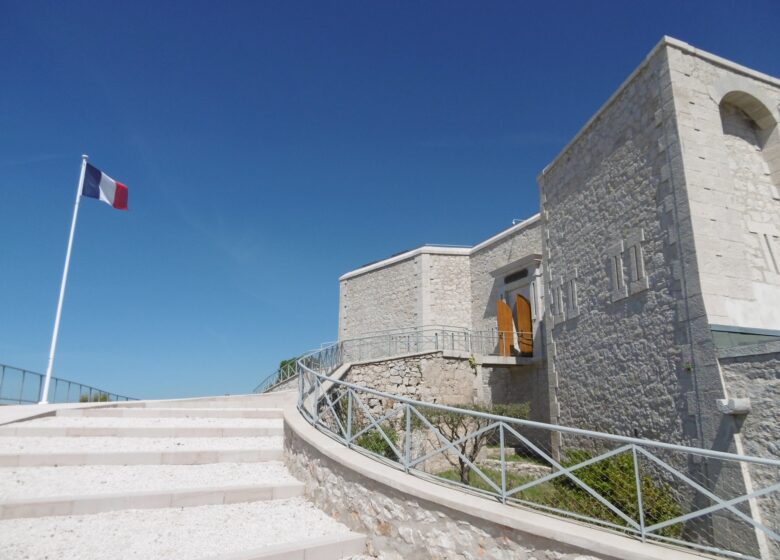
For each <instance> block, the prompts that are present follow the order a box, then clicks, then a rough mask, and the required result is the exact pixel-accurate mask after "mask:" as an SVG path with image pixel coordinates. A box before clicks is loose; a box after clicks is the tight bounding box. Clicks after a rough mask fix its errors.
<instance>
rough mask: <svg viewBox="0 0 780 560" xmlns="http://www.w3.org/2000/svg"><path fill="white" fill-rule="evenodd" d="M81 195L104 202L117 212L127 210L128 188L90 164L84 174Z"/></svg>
mask: <svg viewBox="0 0 780 560" xmlns="http://www.w3.org/2000/svg"><path fill="white" fill-rule="evenodd" d="M81 194H82V196H88V197H89V198H97V199H99V200H102V201H103V202H106V203H108V204H110V205H111V206H113V207H114V208H116V209H117V210H127V186H126V185H123V184H122V183H120V182H119V181H115V180H114V179H112V178H111V177H109V176H108V175H106V174H105V173H103V172H102V171H101V170H100V169H98V168H97V167H94V166H92V165H90V164H89V163H88V164H87V168H86V170H85V172H84V184H83V185H82V186H81Z"/></svg>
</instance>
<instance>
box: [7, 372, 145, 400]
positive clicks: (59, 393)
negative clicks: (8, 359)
mask: <svg viewBox="0 0 780 560" xmlns="http://www.w3.org/2000/svg"><path fill="white" fill-rule="evenodd" d="M44 377H45V376H44V375H43V374H42V373H38V372H35V371H29V370H26V369H22V368H17V367H13V366H8V365H5V364H0V405H7V404H35V403H38V402H39V401H40V398H41V390H42V389H43V381H44ZM48 400H49V402H50V403H67V402H101V401H134V400H137V399H134V398H131V397H125V396H123V395H117V394H116V393H111V392H109V391H104V390H103V389H98V388H97V387H92V386H91V385H85V384H83V383H78V382H76V381H69V380H67V379H62V378H59V377H52V378H51V384H50V385H49V399H48Z"/></svg>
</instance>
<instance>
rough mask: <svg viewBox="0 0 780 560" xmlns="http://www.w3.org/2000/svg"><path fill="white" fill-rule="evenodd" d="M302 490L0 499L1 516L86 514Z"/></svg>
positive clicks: (274, 496) (293, 486) (295, 486)
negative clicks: (2, 500)
mask: <svg viewBox="0 0 780 560" xmlns="http://www.w3.org/2000/svg"><path fill="white" fill-rule="evenodd" d="M303 491H304V485H303V484H302V483H300V482H288V483H282V484H254V485H233V486H211V487H202V488H183V489H179V490H168V491H165V490H156V491H148V492H120V493H112V494H77V495H71V496H58V497H51V498H34V499H26V500H23V499H18V500H10V501H6V502H0V519H18V518H22V517H47V516H51V515H87V514H96V513H104V512H107V511H117V510H123V509H157V508H167V507H193V506H207V505H223V504H236V503H242V502H257V501H263V500H282V499H287V498H295V497H298V496H302V495H303Z"/></svg>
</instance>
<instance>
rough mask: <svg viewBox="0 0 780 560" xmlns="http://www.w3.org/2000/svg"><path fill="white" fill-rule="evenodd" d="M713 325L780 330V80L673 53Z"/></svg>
mask: <svg viewBox="0 0 780 560" xmlns="http://www.w3.org/2000/svg"><path fill="white" fill-rule="evenodd" d="M669 64H670V70H671V79H672V87H673V90H674V96H675V98H676V100H677V103H676V105H675V107H676V111H675V114H676V117H677V121H678V128H679V133H680V141H681V144H682V146H683V160H684V164H685V175H686V183H687V192H688V197H689V200H690V207H691V219H692V221H693V228H694V239H695V242H696V258H697V261H698V265H699V270H700V274H701V284H702V291H703V293H704V301H705V305H706V309H707V315H708V316H709V319H710V322H711V323H713V324H718V325H729V326H731V325H733V326H738V327H743V328H759V329H770V330H776V331H778V330H780V306H778V305H767V303H769V302H777V301H780V268H779V267H780V191H778V189H780V130H778V127H777V122H778V120H780V110H779V109H778V106H780V80H777V79H774V78H770V77H768V76H763V77H761V76H757V75H756V73H754V72H750V71H747V72H745V71H743V70H744V69H742V70H740V69H735V68H734V65H732V64H728V63H727V64H724V63H721V62H720V61H717V60H713V59H712V58H709V57H708V58H704V57H702V56H697V55H696V54H694V53H692V52H689V51H685V50H681V49H671V50H670V52H669Z"/></svg>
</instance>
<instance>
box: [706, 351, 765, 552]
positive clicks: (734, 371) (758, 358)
mask: <svg viewBox="0 0 780 560" xmlns="http://www.w3.org/2000/svg"><path fill="white" fill-rule="evenodd" d="M720 354H721V357H720V368H721V371H722V373H723V379H724V382H725V383H726V387H727V394H728V396H729V397H731V398H742V397H748V398H749V399H750V402H751V407H752V410H751V411H750V412H749V413H748V414H747V415H746V416H745V417H744V421H743V422H741V425H740V428H739V436H740V439H741V442H742V445H743V449H744V453H746V454H747V455H756V456H759V457H768V458H774V459H780V410H778V408H777V403H778V402H780V342H773V343H769V344H763V345H755V346H747V347H742V348H731V349H727V350H722V351H721V352H720ZM751 473H752V477H753V486H754V490H757V489H759V488H765V487H767V486H769V485H771V484H773V483H775V482H777V469H776V468H775V469H767V468H766V467H761V466H752V467H751ZM759 503H760V504H761V506H762V510H763V519H764V522H765V523H768V525H769V527H770V528H772V529H773V530H774V531H780V496H778V494H777V492H775V493H773V494H770V495H769V496H768V497H765V498H761V499H760V500H759ZM774 550H775V554H776V557H778V558H780V546H778V545H777V544H776V545H775V549H774Z"/></svg>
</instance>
